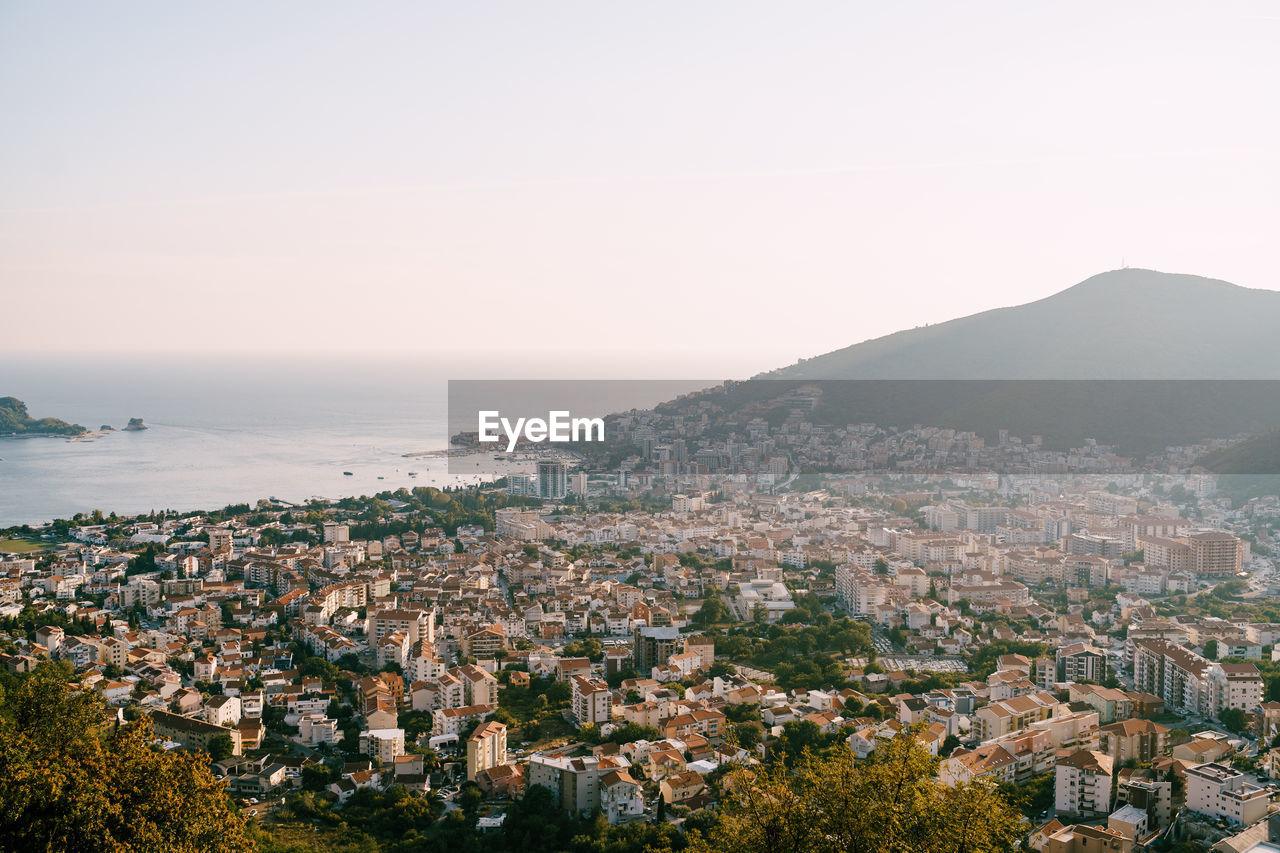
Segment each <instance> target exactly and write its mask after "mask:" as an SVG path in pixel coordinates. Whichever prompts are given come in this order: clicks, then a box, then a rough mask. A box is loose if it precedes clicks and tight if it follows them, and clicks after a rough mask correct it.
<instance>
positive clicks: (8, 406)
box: [0, 397, 88, 435]
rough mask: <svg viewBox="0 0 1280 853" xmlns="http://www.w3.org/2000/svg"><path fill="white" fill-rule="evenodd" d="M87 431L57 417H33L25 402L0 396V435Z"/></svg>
mask: <svg viewBox="0 0 1280 853" xmlns="http://www.w3.org/2000/svg"><path fill="white" fill-rule="evenodd" d="M85 432H88V430H86V429H85V428H84V427H82V426H81V425H80V424H69V423H67V422H66V421H62V420H58V419H57V418H39V419H37V418H33V417H31V415H30V414H29V413H28V412H27V404H26V403H24V402H22V401H21V400H19V399H18V398H17V397H0V435H81V434H83V433H85Z"/></svg>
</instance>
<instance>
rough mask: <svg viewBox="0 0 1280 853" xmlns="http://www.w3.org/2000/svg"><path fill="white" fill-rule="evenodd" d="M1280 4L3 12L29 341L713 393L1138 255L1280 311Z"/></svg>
mask: <svg viewBox="0 0 1280 853" xmlns="http://www.w3.org/2000/svg"><path fill="white" fill-rule="evenodd" d="M1277 8H1278V7H1277V6H1276V5H1275V4H1274V3H1270V2H1229V0H1228V2H1220V1H1215V2H1211V3H1203V4H1186V3H1172V2H1151V3H1120V4H1117V3H1115V2H1105V3H1081V2H1073V3H1027V2H1025V0H1019V2H1007V3H994V2H992V3H984V2H967V3H957V2H954V0H947V1H946V2H937V3H927V2H914V3H912V2H907V3H883V2H879V3H849V2H839V3H830V4H825V3H824V4H820V3H797V2H788V3H779V2H772V3H752V2H744V0H732V2H723V3H712V2H687V3H675V2H669V3H622V2H599V0H592V1H591V2H581V3H551V2H530V0H521V2H512V3H487V2H448V3H445V2H440V3H428V2H421V3H409V2H405V3H361V4H355V3H342V4H338V3H334V4H326V3H317V2H313V0H309V2H305V3H284V2H266V3H263V2H252V3H216V4H215V3H208V4H191V3H173V2H168V0H166V2H157V3H129V2H122V3H105V4H104V3H17V2H9V3H5V4H3V5H0V115H2V116H3V117H4V118H3V122H2V125H0V316H3V317H4V318H5V322H4V324H3V326H2V327H0V328H2V329H3V331H0V350H9V351H23V352H27V353H32V352H36V353H39V352H45V351H54V350H57V351H61V352H66V351H69V350H85V351H103V350H115V351H126V350H129V351H134V350H157V351H161V350H163V351H184V352H203V351H218V352H226V351H234V352H253V351H290V352H297V351H306V350H325V351H330V352H334V351H337V352H341V351H347V350H350V351H366V350H409V351H417V352H426V353H434V352H438V351H442V350H445V351H450V352H452V353H454V354H457V353H459V352H480V351H483V352H485V353H486V354H487V357H501V356H504V354H508V353H510V354H511V357H512V358H516V357H519V358H523V359H527V360H530V361H534V362H536V361H537V360H538V359H539V358H549V359H552V360H554V359H557V358H558V359H588V360H591V363H599V364H602V365H604V364H610V363H613V362H615V361H621V360H627V359H630V360H632V361H633V362H634V361H635V360H638V359H639V360H643V359H653V360H654V361H655V362H659V361H663V362H667V363H669V362H672V361H681V360H687V361H688V363H689V365H690V368H689V369H688V370H687V371H686V373H687V375H692V376H702V375H718V374H719V373H720V372H722V371H721V370H720V368H721V366H722V365H724V364H736V365H741V366H742V369H743V370H745V371H753V370H758V369H764V368H769V367H775V366H779V365H782V364H786V363H790V362H791V361H794V360H795V358H796V357H798V356H809V355H815V354H818V353H821V352H825V351H827V350H831V349H835V348H838V347H841V346H844V345H847V344H850V343H853V342H856V341H859V340H863V339H865V338H868V337H873V336H877V335H881V334H885V333H888V332H892V331H895V330H897V329H900V328H904V327H910V326H915V325H920V324H923V323H931V322H938V321H941V320H946V319H950V318H951V317H954V316H958V315H962V314H967V313H972V312H973V311H976V310H981V309H985V308H991V307H997V306H1001V305H1009V304H1016V303H1020V302H1026V301H1029V300H1031V299H1035V298H1039V297H1042V296H1046V295H1048V294H1050V293H1053V292H1055V291H1058V290H1061V289H1063V288H1065V287H1067V286H1069V285H1071V284H1073V283H1075V282H1077V281H1079V280H1081V279H1083V278H1086V277H1088V276H1089V275H1092V274H1094V273H1096V272H1100V271H1103V270H1106V269H1112V268H1115V267H1118V266H1120V265H1121V263H1122V261H1127V262H1128V263H1129V264H1130V265H1133V266H1144V267H1151V268H1155V269H1161V270H1167V271H1176V272H1191V273H1199V274H1204V275H1210V276H1213V277H1217V278H1225V279H1227V280H1230V281H1234V282H1235V283H1237V284H1242V285H1246V286H1249V287H1265V288H1277V287H1280V276H1278V275H1277V263H1278V262H1277V256H1276V253H1275V248H1276V239H1277V234H1278V233H1280V227H1278V226H1280V138H1278V137H1280V132H1278V131H1280V112H1278V111H1277V110H1276V89H1275V87H1276V83H1277V81H1280V11H1277ZM708 366H710V368H711V369H706V368H707V367H708ZM524 372H525V373H526V374H528V375H532V374H534V373H535V372H536V371H533V370H526V371H524Z"/></svg>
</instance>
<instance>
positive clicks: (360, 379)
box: [0, 353, 710, 528]
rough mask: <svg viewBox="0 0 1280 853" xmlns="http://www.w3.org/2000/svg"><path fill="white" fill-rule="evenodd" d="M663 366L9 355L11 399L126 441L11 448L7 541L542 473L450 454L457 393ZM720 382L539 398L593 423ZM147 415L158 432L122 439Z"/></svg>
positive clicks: (579, 389) (100, 438)
mask: <svg viewBox="0 0 1280 853" xmlns="http://www.w3.org/2000/svg"><path fill="white" fill-rule="evenodd" d="M673 364H675V363H674V362H673ZM652 369H653V362H652V359H650V360H649V362H647V363H641V364H637V365H635V366H629V365H627V364H622V365H608V366H607V371H606V370H603V369H602V368H601V367H600V362H598V361H597V362H588V361H585V360H581V361H579V362H575V363H568V362H566V363H563V364H557V365H547V364H541V365H540V364H530V363H522V364H520V365H518V366H513V365H512V364H511V363H509V362H508V361H504V360H502V359H496V360H495V359H490V360H485V359H484V358H483V357H476V356H469V357H467V358H466V359H461V358H455V359H453V360H449V359H444V358H431V357H426V356H385V355H384V356H377V357H375V356H280V355H273V356H242V357H230V356H223V357H218V358H209V357H204V358H196V357H191V356H141V355H134V356H121V355H92V356H86V355H61V356H43V357H38V358H37V357H26V356H15V355H12V354H4V353H0V397H4V396H12V397H17V398H18V399H20V400H22V401H23V402H25V403H26V404H27V410H28V412H29V413H30V415H31V416H32V417H35V418H42V417H55V418H60V419H62V420H64V421H68V422H71V423H78V424H81V425H83V426H85V427H87V428H88V429H90V430H93V431H95V432H97V431H98V430H99V427H101V426H103V425H107V426H111V427H114V428H115V430H116V431H114V432H105V431H103V432H97V434H95V435H92V436H89V437H85V438H79V439H75V440H68V439H66V438H64V437H53V436H40V437H30V438H0V528H4V527H10V526H14V525H21V524H33V525H35V524H43V523H45V522H48V521H50V520H52V519H55V518H70V517H72V516H73V515H75V514H76V513H89V512H92V511H93V510H95V509H100V510H102V511H103V513H111V512H115V513H117V514H120V515H132V514H136V513H140V512H150V511H153V510H154V511H160V510H175V511H178V512H190V511H197V510H209V509H218V508H221V507H224V506H227V505H229V504H238V503H246V502H247V503H249V504H254V503H255V502H256V501H258V500H259V499H263V498H276V499H278V500H281V501H285V502H289V503H300V502H303V501H306V500H308V499H311V498H323V499H330V500H332V499H337V498H343V497H349V496H359V495H372V494H376V493H378V492H381V491H394V490H396V489H399V488H402V487H405V488H413V487H415V486H435V487H437V488H445V487H450V486H462V485H476V484H479V483H482V482H486V481H491V480H494V479H496V478H498V477H501V476H504V475H506V474H508V473H514V472H520V473H529V472H531V471H532V470H533V469H535V468H536V459H533V458H531V457H529V456H527V455H525V456H521V455H520V454H515V455H513V456H512V457H509V458H508V457H505V456H501V455H499V457H495V454H493V453H492V452H490V453H474V454H471V455H469V456H466V457H461V458H460V457H458V456H456V455H455V456H454V457H452V458H447V457H446V456H445V455H444V451H445V450H446V449H447V448H448V447H449V435H450V432H451V430H450V428H449V424H448V388H449V380H451V379H459V378H463V379H477V378H480V379H486V380H493V379H494V378H495V377H510V376H512V375H513V374H516V375H517V376H519V377H520V378H521V379H527V378H528V376H529V375H530V374H537V373H539V371H541V372H542V374H543V375H545V374H546V373H547V372H554V373H557V374H559V375H570V376H573V375H574V374H575V372H576V375H577V376H578V377H582V376H591V375H595V376H597V377H598V376H599V375H600V373H602V372H608V373H609V374H610V375H626V374H627V372H628V371H630V372H631V375H632V376H648V375H650V373H649V371H651V370H652ZM670 369H671V370H673V371H677V370H681V369H682V367H680V366H675V367H672V368H670ZM543 381H544V382H545V380H543ZM502 382H503V383H504V384H505V385H509V384H510V380H502ZM708 384H710V382H708V381H703V380H694V381H690V380H681V381H680V382H679V383H677V384H675V385H672V384H669V383H668V382H667V381H666V380H663V381H660V382H652V381H648V380H645V381H640V382H632V383H628V382H623V383H621V384H615V383H614V380H608V381H607V382H605V383H596V382H588V383H585V384H582V383H578V384H574V383H570V384H569V385H566V386H559V385H553V386H551V389H550V391H548V390H547V389H546V388H544V387H543V386H537V387H539V388H542V390H541V391H539V393H538V396H539V397H540V398H547V399H556V400H578V401H581V400H582V399H583V398H584V395H585V396H588V397H591V398H593V399H594V400H595V403H596V406H597V408H600V411H597V412H593V413H592V414H606V413H607V412H608V411H620V410H623V409H625V408H628V407H630V406H633V405H634V406H648V405H653V404H655V403H657V402H659V401H661V400H664V399H670V398H671V397H673V396H675V395H676V394H678V393H683V392H684V391H688V390H694V389H695V388H699V387H706V386H707V385H708ZM456 387H458V386H456V385H455V388H456ZM548 394H549V396H548ZM557 405H568V406H571V407H572V406H575V403H573V402H569V403H557ZM586 407H587V406H586V405H585V404H583V405H582V406H581V408H586ZM135 417H136V418H142V420H143V422H144V423H145V424H146V425H147V429H146V430H144V431H140V432H124V431H120V430H121V427H123V426H125V425H126V424H127V423H128V421H129V419H130V418H135ZM453 431H455V432H456V431H458V430H457V427H456V426H455V428H454V430H453Z"/></svg>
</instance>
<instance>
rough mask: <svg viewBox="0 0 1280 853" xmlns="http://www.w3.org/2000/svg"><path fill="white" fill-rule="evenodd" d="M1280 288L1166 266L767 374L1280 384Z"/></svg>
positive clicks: (1105, 278)
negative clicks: (1182, 272) (1254, 285)
mask: <svg viewBox="0 0 1280 853" xmlns="http://www.w3.org/2000/svg"><path fill="white" fill-rule="evenodd" d="M1278 331H1280V292H1277V291H1273V290H1253V289H1250V288H1246V287H1239V286H1237V285H1234V284H1230V283H1228V282H1225V281H1218V280H1215V279H1209V278H1201V277H1199V276H1194V275H1175V274H1171V273H1162V272H1156V271H1154V270H1141V269H1121V270H1112V271H1111V272H1105V273H1101V274H1100V275H1095V276H1093V277H1092V278H1089V279H1086V280H1085V281H1082V282H1080V283H1079V284H1077V285H1075V286H1074V287H1070V288H1068V289H1067V290H1064V291H1062V292H1060V293H1056V294H1054V295H1053V296H1049V297H1047V298H1045V299H1041V300H1038V301H1036V302H1029V303H1027V304H1025V305H1017V306H1014V307H1011V308H997V309H994V310H992V311H984V312H982V313H980V314H972V315H970V316H968V317H961V318H959V319H956V320H950V321H948V322H946V323H938V324H935V325H932V326H924V327H920V328H915V329H909V330H906V331H902V332H896V333H894V334H892V335H886V336H884V337H882V338H875V339H873V340H869V341H864V342H862V343H860V344H854V345H853V346H850V347H845V348H844V349H840V350H836V351H835V352H830V353H827V354H826V355H820V356H817V357H816V358H810V359H805V360H802V361H801V362H799V363H797V364H794V365H791V366H789V367H784V368H781V369H780V370H775V371H773V372H772V373H768V374H765V375H764V376H762V377H760V378H767V379H1280V345H1278V344H1277V340H1276V337H1277V333H1278Z"/></svg>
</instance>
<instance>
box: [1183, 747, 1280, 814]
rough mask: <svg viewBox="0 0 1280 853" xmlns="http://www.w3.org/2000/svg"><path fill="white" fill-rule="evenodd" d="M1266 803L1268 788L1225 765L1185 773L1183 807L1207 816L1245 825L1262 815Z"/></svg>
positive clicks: (1265, 809) (1204, 765)
mask: <svg viewBox="0 0 1280 853" xmlns="http://www.w3.org/2000/svg"><path fill="white" fill-rule="evenodd" d="M1270 801H1271V789H1270V788H1262V787H1259V786H1258V785H1256V784H1254V783H1252V782H1248V781H1246V777H1245V775H1244V774H1243V773H1241V772H1240V771H1239V770H1236V769H1234V768H1232V767H1228V766H1227V765H1225V764H1217V763H1210V764H1201V765H1199V766H1198V767H1191V768H1189V769H1188V770H1187V808H1189V809H1192V810H1194V811H1197V812H1200V813H1201V814H1204V815H1208V816H1209V817H1220V818H1222V819H1224V820H1227V821H1229V822H1231V823H1234V824H1237V825H1240V826H1249V825H1250V824H1253V823H1255V822H1257V821H1259V820H1262V818H1264V817H1265V816H1266V814H1267V805H1268V803H1269V802H1270Z"/></svg>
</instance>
